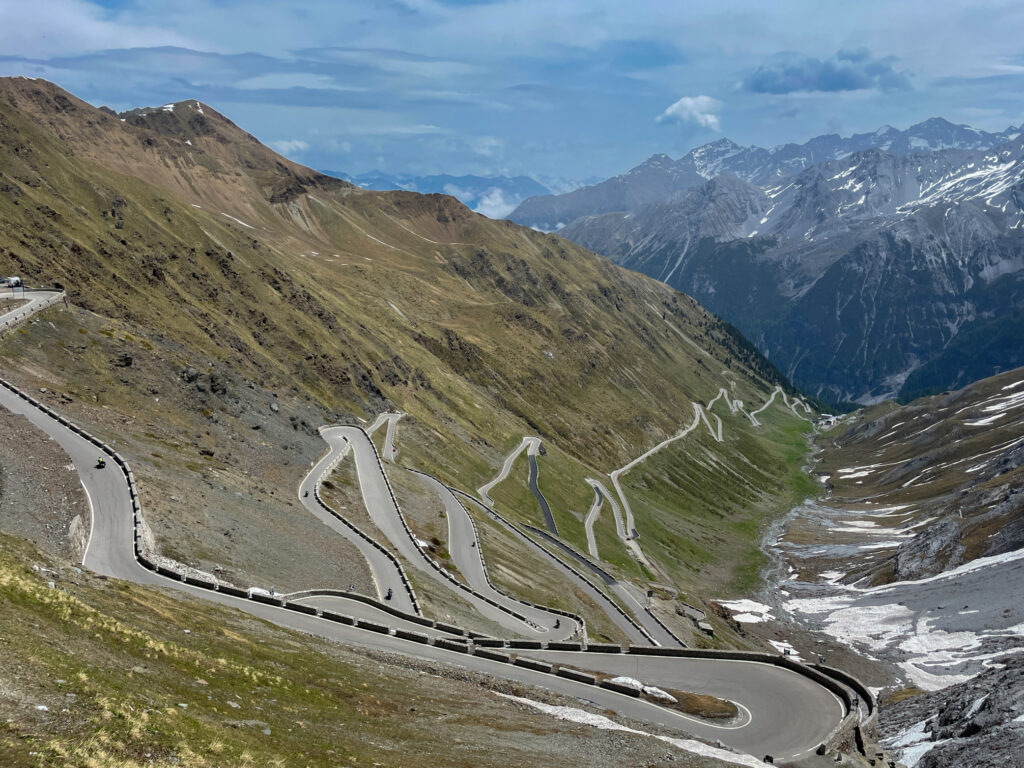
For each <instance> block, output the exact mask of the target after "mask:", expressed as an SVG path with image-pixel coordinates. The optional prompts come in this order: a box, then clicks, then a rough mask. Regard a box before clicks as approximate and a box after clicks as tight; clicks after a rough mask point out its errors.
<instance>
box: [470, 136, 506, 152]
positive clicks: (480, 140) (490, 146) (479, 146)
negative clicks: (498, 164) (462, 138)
mask: <svg viewBox="0 0 1024 768" xmlns="http://www.w3.org/2000/svg"><path fill="white" fill-rule="evenodd" d="M504 145H505V142H504V141H502V140H501V139H499V138H498V137H496V136H478V137H477V138H475V139H473V141H472V142H471V146H472V148H473V151H474V152H476V153H477V154H478V155H483V156H484V157H493V156H494V155H495V154H497V153H498V152H499V151H501V148H502V147H503V146H504Z"/></svg>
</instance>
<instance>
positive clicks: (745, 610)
mask: <svg viewBox="0 0 1024 768" xmlns="http://www.w3.org/2000/svg"><path fill="white" fill-rule="evenodd" d="M718 604H719V605H721V606H722V607H723V608H728V609H729V610H730V611H734V612H735V613H734V614H733V619H735V620H736V621H738V622H740V623H742V624H759V623H761V622H762V621H771V620H772V619H774V618H775V617H774V616H772V609H771V608H770V607H768V606H767V605H764V604H763V603H758V602H755V601H754V600H728V601H722V600H719V601H718Z"/></svg>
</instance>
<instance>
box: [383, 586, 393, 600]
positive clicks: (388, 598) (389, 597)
mask: <svg viewBox="0 0 1024 768" xmlns="http://www.w3.org/2000/svg"><path fill="white" fill-rule="evenodd" d="M391 594H392V592H391V587H388V593H387V594H386V595H384V599H385V600H390V599H391Z"/></svg>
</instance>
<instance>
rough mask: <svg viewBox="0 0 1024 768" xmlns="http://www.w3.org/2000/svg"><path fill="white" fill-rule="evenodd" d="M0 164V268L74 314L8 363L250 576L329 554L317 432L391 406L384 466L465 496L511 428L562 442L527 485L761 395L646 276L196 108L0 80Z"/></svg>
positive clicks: (35, 330) (583, 501) (727, 350)
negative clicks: (317, 488)
mask: <svg viewBox="0 0 1024 768" xmlns="http://www.w3.org/2000/svg"><path fill="white" fill-rule="evenodd" d="M0 155H2V157H3V159H4V162H3V164H2V169H3V170H2V172H0V173H2V175H0V224H2V226H0V264H3V265H6V266H4V267H3V269H5V270H8V271H9V272H10V273H11V274H15V273H20V274H23V275H24V276H25V277H26V279H27V282H29V283H30V284H41V283H59V284H61V285H63V286H65V287H66V288H67V289H68V292H69V297H70V299H71V302H72V304H73V305H75V306H77V307H81V308H82V309H84V310H85V311H84V312H83V311H80V310H77V309H69V310H63V309H55V310H52V311H49V312H48V313H47V315H46V316H45V317H44V319H43V321H42V322H38V323H34V324H32V325H30V326H29V327H27V328H25V329H22V330H23V331H24V332H23V333H18V334H13V335H12V336H11V337H9V338H8V340H7V341H6V342H5V343H4V344H3V346H2V347H0V354H2V355H3V357H4V368H5V375H9V376H10V377H11V378H13V379H15V380H17V381H18V382H20V383H22V384H25V385H28V386H33V387H40V386H42V387H44V388H46V389H47V391H48V394H47V397H49V398H50V399H52V401H53V402H54V403H55V404H56V405H58V406H59V407H61V408H63V409H64V410H66V411H68V412H69V413H71V414H72V415H74V416H75V417H77V418H81V419H83V420H84V421H85V422H86V423H89V424H91V425H93V426H94V427H95V428H96V429H97V431H99V432H101V433H102V434H104V435H106V436H109V437H110V438H111V440H112V441H113V442H114V443H116V444H117V445H118V446H119V448H122V449H123V450H124V451H125V453H126V455H127V456H128V458H129V459H130V460H131V461H133V462H134V463H135V465H136V473H137V475H138V476H139V477H140V479H141V480H142V483H143V488H144V492H145V493H147V498H146V499H145V501H146V503H147V505H148V506H147V509H148V515H149V518H150V523H151V524H152V525H153V527H154V529H155V532H156V535H157V538H158V540H159V541H160V542H161V545H162V546H163V547H164V548H165V550H166V551H168V552H169V553H171V554H174V555H175V556H178V557H180V558H182V559H185V560H188V561H189V562H193V563H194V564H196V565H199V566H200V567H204V568H207V569H209V568H212V567H213V566H214V565H218V566H223V567H224V568H225V569H226V570H228V572H229V573H232V572H233V573H234V574H236V575H238V577H239V578H240V579H249V580H250V582H251V581H253V580H256V579H264V580H266V579H278V581H276V582H272V583H276V584H277V586H278V587H279V588H284V587H286V586H294V588H300V587H304V586H310V584H309V582H310V580H313V579H317V578H322V577H321V576H320V574H322V573H324V571H323V570H322V568H320V565H321V564H322V562H324V561H323V560H322V559H321V558H327V557H329V555H328V554H327V552H326V551H324V552H322V553H319V554H315V555H314V556H313V557H302V556H299V557H296V556H295V555H293V554H291V553H293V552H294V553H304V552H305V551H306V550H305V548H306V546H307V545H308V543H309V541H310V540H312V539H315V540H317V541H318V542H321V543H320V544H318V546H320V547H326V546H328V545H327V544H324V543H322V541H326V538H327V537H326V536H325V533H324V531H323V529H322V527H318V524H316V525H313V524H310V523H308V522H307V521H306V520H305V518H306V517H307V516H306V514H305V513H304V512H303V511H302V510H301V509H299V508H298V505H297V504H295V502H294V501H293V499H292V497H293V496H294V491H293V489H294V487H295V483H296V482H297V481H298V478H299V477H300V476H301V474H302V472H303V471H304V469H303V467H305V466H308V462H309V461H310V460H311V459H313V458H314V457H315V456H316V455H317V454H319V453H320V452H321V451H322V443H320V441H319V440H318V438H317V436H316V432H315V427H316V426H317V425H318V424H320V423H324V422H328V421H335V420H339V419H341V420H349V421H351V420H354V419H356V418H357V417H366V416H372V415H373V414H375V413H376V412H377V411H379V410H380V409H382V408H384V407H388V406H391V407H397V408H400V409H402V410H404V411H407V412H408V413H409V417H408V418H407V419H406V420H403V422H402V427H401V429H402V434H403V435H404V438H403V439H404V442H403V445H402V449H403V452H402V460H403V461H404V462H408V463H409V465H410V466H414V467H417V468H421V469H424V470H426V471H431V472H434V473H436V474H438V475H439V476H441V477H442V478H443V479H445V480H446V481H448V482H450V483H453V484H457V485H459V486H460V487H463V488H466V489H471V488H475V487H476V486H477V485H479V484H481V483H483V482H484V481H486V480H487V479H489V478H490V477H492V476H493V474H494V473H495V471H496V470H495V468H496V467H497V466H498V465H499V463H500V459H501V457H502V456H503V455H504V454H505V453H506V452H507V451H508V450H510V449H511V448H512V447H513V446H514V445H515V444H516V443H518V441H519V439H520V437H521V436H522V435H524V434H537V435H540V436H541V437H542V438H544V440H545V441H547V442H550V443H551V444H552V445H553V446H557V448H558V450H557V451H552V453H551V460H552V462H555V463H554V464H552V466H551V467H548V468H547V469H545V468H543V467H542V470H541V472H542V478H553V477H558V478H563V477H565V478H579V477H584V476H586V475H588V474H594V473H598V474H599V473H603V472H607V471H609V470H610V469H612V468H614V467H616V466H621V465H622V464H624V463H625V462H626V461H627V460H628V459H630V458H632V457H633V456H635V455H637V454H638V453H641V452H642V451H643V450H646V448H648V447H649V446H650V445H652V444H654V443H656V442H657V441H659V440H661V439H663V438H665V437H667V436H669V435H671V434H673V433H674V432H675V431H676V430H677V429H678V428H679V426H680V423H679V420H680V419H679V415H680V414H689V413H690V412H691V407H690V401H691V400H703V401H705V402H706V401H707V400H708V399H710V397H711V396H712V395H713V394H714V393H715V392H717V390H718V389H719V388H721V387H724V388H727V389H729V390H730V391H731V392H733V394H734V396H737V397H740V398H742V399H743V400H745V401H747V402H751V403H753V402H758V401H759V400H762V399H763V398H764V397H765V396H766V394H767V393H768V392H769V391H770V388H771V385H773V384H774V383H776V382H777V381H780V377H779V375H778V374H777V372H776V371H775V370H774V369H773V368H772V367H771V366H770V365H769V364H767V362H766V361H765V360H764V359H763V358H762V357H761V356H760V355H758V354H757V353H756V351H754V349H753V348H752V347H751V346H750V345H749V344H747V343H746V342H745V341H744V340H743V339H742V338H741V337H739V336H738V335H737V334H735V332H734V331H733V330H732V329H731V328H729V327H728V326H726V325H724V324H723V323H721V322H720V321H719V320H718V319H717V318H715V317H713V316H711V315H709V314H708V313H707V312H705V311H704V310H703V309H701V308H700V307H699V306H698V305H697V304H696V303H695V302H694V301H692V300H691V299H689V298H688V297H686V296H684V295H682V294H679V293H676V292H674V291H672V290H671V289H669V288H667V287H666V286H664V285H662V284H660V283H657V282H655V281H653V280H650V279H648V278H646V277H643V276H640V275H637V274H633V273H630V272H626V271H624V270H622V269H619V268H617V267H615V266H613V265H611V264H610V263H609V262H607V261H606V260H604V259H602V258H599V257H597V256H595V255H594V254H591V253H590V252H588V251H585V250H583V249H581V248H579V247H577V246H575V245H573V244H571V243H568V242H566V241H564V240H561V239H559V238H557V237H554V236H550V235H544V234H541V233H537V232H534V231H532V230H528V229H525V228H522V227H518V226H516V225H513V224H511V223H509V222H498V221H492V220H489V219H487V218H485V217H482V216H479V215H476V214H473V213H472V212H470V211H469V210H468V209H466V208H465V207H464V206H462V205H461V204H459V203H458V202H457V201H455V200H454V199H453V198H450V197H446V196H440V195H430V196H422V195H416V194H411V193H397V192H396V193H376V192H368V191H364V190H358V189H356V188H354V187H351V186H350V185H347V184H345V183H343V182H340V181H338V180H336V179H331V178H329V177H325V176H323V175H321V174H317V173H316V172H314V171H311V170H309V169H305V168H302V167H301V166H297V165H295V164H293V163H289V162H288V161H286V160H284V159H283V158H280V157H279V156H277V155H275V154H274V153H272V152H271V151H270V150H268V149H266V148H265V147H262V146H261V145H259V144H258V142H256V141H255V140H254V139H253V138H252V137H251V136H249V135H248V134H246V133H244V132H243V131H242V130H240V129H239V128H237V127H236V126H234V125H233V124H232V123H230V121H228V120H226V119H225V118H224V117H223V116H221V115H219V114H218V113H216V112H215V111H214V110H212V109H211V108H209V107H207V106H205V105H200V104H197V103H196V102H181V103H179V104H177V105H174V107H173V109H157V110H144V111H135V112H133V113H127V114H125V115H123V116H121V117H118V116H115V115H112V114H109V113H108V112H105V111H103V110H98V109H94V108H92V107H90V106H89V105H87V104H85V103H84V102H81V101H79V100H77V99H75V98H74V97H72V96H70V95H68V94H66V93H64V92H63V91H61V90H60V89H59V88H57V87H56V86H53V85H51V84H48V83H45V82H42V81H33V80H25V79H7V80H0ZM126 357H127V358H128V362H127V364H126V363H125V360H126ZM761 439H773V438H772V437H771V435H768V436H767V437H762V438H761ZM545 473H547V474H545ZM543 482H545V480H544V479H542V483H543ZM552 494H553V495H554V496H555V497H558V496H559V495H560V494H559V493H557V492H552ZM561 496H562V497H563V498H566V499H572V500H573V501H572V502H571V503H573V504H574V507H573V509H574V510H575V511H576V512H577V513H582V512H585V510H586V505H587V504H588V503H589V501H588V500H589V498H590V497H589V495H588V489H581V490H576V489H572V490H566V491H565V492H563V493H562V494H561ZM577 497H578V500H577ZM564 514H568V512H567V511H566V512H565V513H564ZM271 529H273V530H275V535H274V537H268V536H267V535H266V534H265V533H263V532H264V531H266V530H271ZM211 534H214V535H211ZM576 538H579V537H578V536H576ZM268 539H270V540H268ZM331 546H334V545H331ZM297 561H303V562H297ZM332 567H337V566H334V565H332ZM282 574H283V575H282ZM333 578H335V577H333V576H332V579H333ZM339 578H347V576H339ZM285 582H287V584H285Z"/></svg>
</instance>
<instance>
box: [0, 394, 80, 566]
mask: <svg viewBox="0 0 1024 768" xmlns="http://www.w3.org/2000/svg"><path fill="white" fill-rule="evenodd" d="M0 520H3V529H4V530H5V531H7V532H8V533H14V534H16V535H18V536H21V537H22V538H24V539H27V540H29V541H31V542H32V543H33V544H35V545H36V546H37V547H39V548H40V549H42V550H44V551H46V552H49V553H51V554H54V555H59V556H60V557H63V558H65V559H67V560H70V561H72V562H79V561H80V560H81V559H82V555H83V553H84V551H85V544H86V542H87V540H88V537H89V505H88V502H87V500H86V497H85V492H84V491H83V490H82V486H81V484H80V483H79V482H78V474H77V473H76V472H75V468H74V465H73V464H71V462H70V460H69V459H68V457H67V454H65V453H64V451H63V450H62V449H61V447H60V446H59V445H57V444H56V443H55V442H54V441H53V440H51V439H50V438H49V437H47V436H46V435H44V434H43V433H42V432H40V431H39V430H38V429H36V428H35V426H33V425H32V423H31V422H29V420H28V419H26V418H25V417H24V416H16V415H14V414H10V413H6V412H5V413H4V418H2V419H0Z"/></svg>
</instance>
